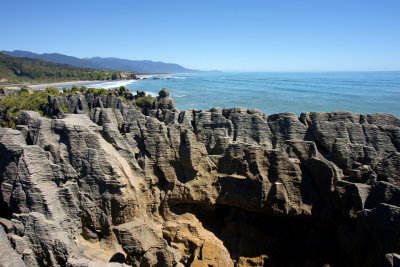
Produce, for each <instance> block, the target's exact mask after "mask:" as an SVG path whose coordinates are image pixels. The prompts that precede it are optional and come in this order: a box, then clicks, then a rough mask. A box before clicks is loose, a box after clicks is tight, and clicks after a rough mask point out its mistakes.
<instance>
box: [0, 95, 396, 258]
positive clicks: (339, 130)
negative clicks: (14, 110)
mask: <svg viewBox="0 0 400 267" xmlns="http://www.w3.org/2000/svg"><path fill="white" fill-rule="evenodd" d="M41 112H42V113H43V115H44V116H40V114H39V113H38V112H35V111H20V112H19V115H18V117H16V118H15V129H11V128H0V157H1V160H0V184H1V189H0V190H1V191H0V217H1V219H0V224H1V225H2V227H0V251H1V258H0V265H1V266H25V265H26V266H127V265H133V266H398V264H399V261H400V256H399V254H400V120H399V118H397V117H396V116H394V115H390V114H354V113H350V112H332V113H317V112H310V113H303V114H301V115H300V117H298V116H296V115H295V114H293V113H280V114H273V115H270V116H267V115H265V114H262V113H261V112H260V111H258V110H253V109H244V108H224V109H220V108H213V109H210V110H201V111H198V110H186V111H179V110H178V109H176V108H175V106H174V102H173V100H172V99H171V98H170V96H169V92H168V90H165V89H163V90H162V91H160V93H159V96H158V97H156V98H154V97H148V96H146V95H144V93H141V92H138V93H137V94H136V95H134V94H131V93H130V92H123V91H122V92H115V91H114V92H110V93H109V94H107V95H101V94H100V95H96V94H95V93H93V92H90V91H84V92H76V93H74V94H70V95H58V96H57V95H55V96H49V97H48V103H47V105H46V106H45V108H44V109H43V110H42V111H41ZM0 114H4V112H3V113H1V112H0Z"/></svg>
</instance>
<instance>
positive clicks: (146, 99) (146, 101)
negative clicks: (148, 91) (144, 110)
mask: <svg viewBox="0 0 400 267" xmlns="http://www.w3.org/2000/svg"><path fill="white" fill-rule="evenodd" d="M151 104H153V98H152V96H151V95H145V96H142V97H138V98H137V99H136V106H139V107H144V106H148V105H151Z"/></svg>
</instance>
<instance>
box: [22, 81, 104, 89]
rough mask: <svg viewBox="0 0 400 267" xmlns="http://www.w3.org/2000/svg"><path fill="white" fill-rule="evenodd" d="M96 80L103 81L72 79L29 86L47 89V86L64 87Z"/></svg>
mask: <svg viewBox="0 0 400 267" xmlns="http://www.w3.org/2000/svg"><path fill="white" fill-rule="evenodd" d="M96 82H101V81H71V82H58V83H43V84H32V85H28V86H29V87H30V88H32V89H35V90H42V89H46V88H47V87H63V86H70V85H79V84H87V83H96Z"/></svg>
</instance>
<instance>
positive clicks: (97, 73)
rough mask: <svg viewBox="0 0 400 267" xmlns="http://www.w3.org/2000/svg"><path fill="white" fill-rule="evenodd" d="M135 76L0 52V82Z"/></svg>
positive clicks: (121, 78) (125, 72)
mask: <svg viewBox="0 0 400 267" xmlns="http://www.w3.org/2000/svg"><path fill="white" fill-rule="evenodd" d="M135 78H136V74H135V73H133V72H127V71H110V70H96V69H89V68H81V67H76V66H72V65H68V64H60V63H54V62H49V61H45V60H41V59H37V58H28V57H23V58H18V57H12V56H9V55H5V54H3V53H0V82H7V83H20V82H56V81H77V80H125V79H135Z"/></svg>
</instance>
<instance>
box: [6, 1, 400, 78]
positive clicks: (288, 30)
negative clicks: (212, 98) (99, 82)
mask: <svg viewBox="0 0 400 267" xmlns="http://www.w3.org/2000/svg"><path fill="white" fill-rule="evenodd" d="M0 6H1V32H0V36H1V37H0V38H1V41H0V50H27V51H32V52H36V53H51V52H58V53H62V54H66V55H71V56H76V57H92V56H101V57H120V58H127V59H150V60H155V61H164V62H174V63H178V64H181V65H183V66H185V67H189V68H195V69H203V70H210V69H219V70H238V71H242V70H243V71H329V70H339V71H341V70H345V71H346V70H400V0H313V1H312V0H292V1H289V0H274V1H272V0H263V1H262V0H259V1H258V0H241V1H236V0H224V1H223V0H201V1H200V0H198V1H197V0H196V1H195V0H181V1H178V0H176V1H170V0H163V1H161V0H159V1H152V0H142V1H133V0H112V1H111V0H107V1H106V0H97V1H94V0H79V1H77V0H63V1H61V0H57V1H55V0H47V1H44V0H43V1H42V0H22V1H21V0H19V1H16V0H2V1H1V2H0Z"/></svg>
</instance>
